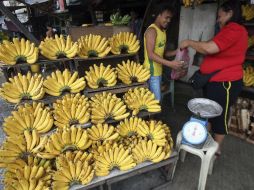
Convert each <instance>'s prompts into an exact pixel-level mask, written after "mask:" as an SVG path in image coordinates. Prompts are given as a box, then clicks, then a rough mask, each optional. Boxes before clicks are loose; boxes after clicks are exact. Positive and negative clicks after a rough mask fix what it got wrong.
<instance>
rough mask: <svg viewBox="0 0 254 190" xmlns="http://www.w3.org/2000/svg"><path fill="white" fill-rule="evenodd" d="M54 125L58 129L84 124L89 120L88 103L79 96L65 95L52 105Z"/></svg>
mask: <svg viewBox="0 0 254 190" xmlns="http://www.w3.org/2000/svg"><path fill="white" fill-rule="evenodd" d="M53 108H54V111H53V112H54V119H55V125H56V126H57V127H59V128H64V127H67V126H71V125H73V124H85V123H87V122H88V121H89V119H90V108H89V101H88V98H86V97H85V96H84V95H81V94H79V93H78V94H75V95H74V94H66V95H65V96H63V97H62V99H59V100H57V101H56V103H54V104H53Z"/></svg>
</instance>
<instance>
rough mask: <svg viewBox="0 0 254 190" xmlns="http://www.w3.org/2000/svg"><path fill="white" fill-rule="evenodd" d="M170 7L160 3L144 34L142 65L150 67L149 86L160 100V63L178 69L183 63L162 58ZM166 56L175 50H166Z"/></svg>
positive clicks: (170, 15)
mask: <svg viewBox="0 0 254 190" xmlns="http://www.w3.org/2000/svg"><path fill="white" fill-rule="evenodd" d="M171 17H172V10H171V8H170V7H167V6H165V5H160V6H159V7H157V9H155V21H154V23H153V24H151V25H150V26H149V27H148V28H147V30H146V32H145V35H144V48H145V49H144V56H145V61H144V66H145V67H147V68H148V69H150V73H151V77H150V79H149V88H150V90H151V91H152V92H153V93H154V94H155V97H156V99H157V100H159V101H160V100H161V75H162V65H166V66H168V67H171V68H173V69H180V68H181V67H182V66H183V63H181V62H180V61H168V60H166V59H164V58H163V57H164V54H165V46H166V28H167V26H168V24H169V22H170V20H171ZM166 55H167V56H174V55H175V51H173V52H167V53H166Z"/></svg>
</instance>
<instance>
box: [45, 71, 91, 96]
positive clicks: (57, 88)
mask: <svg viewBox="0 0 254 190" xmlns="http://www.w3.org/2000/svg"><path fill="white" fill-rule="evenodd" d="M43 85H44V88H45V92H46V93H47V94H49V95H51V96H60V95H61V94H62V93H63V92H64V91H69V92H71V93H78V92H80V91H82V90H84V88H85V86H86V82H85V78H84V77H81V78H78V72H77V71H76V72H74V73H73V74H71V72H70V71H69V70H68V69H65V70H64V71H63V72H61V71H59V70H56V71H55V72H52V73H51V76H47V78H46V80H45V81H44V83H43Z"/></svg>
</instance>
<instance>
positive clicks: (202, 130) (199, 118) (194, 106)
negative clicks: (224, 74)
mask: <svg viewBox="0 0 254 190" xmlns="http://www.w3.org/2000/svg"><path fill="white" fill-rule="evenodd" d="M187 106H188V108H189V110H190V111H191V112H192V114H193V116H192V117H191V118H190V120H189V121H188V122H186V123H185V124H184V125H183V129H182V135H183V138H182V144H187V145H189V146H193V147H196V148H202V147H203V145H204V144H205V142H206V140H207V137H208V132H207V124H208V119H209V118H214V117H217V116H219V115H221V113H222V111H223V109H222V107H221V106H220V105H219V104H218V103H217V102H215V101H213V100H210V99H206V98H194V99H191V100H190V101H189V102H188V104H187Z"/></svg>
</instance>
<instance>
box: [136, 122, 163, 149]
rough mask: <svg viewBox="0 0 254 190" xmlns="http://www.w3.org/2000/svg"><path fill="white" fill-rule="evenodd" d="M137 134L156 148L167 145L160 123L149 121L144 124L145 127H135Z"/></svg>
mask: <svg viewBox="0 0 254 190" xmlns="http://www.w3.org/2000/svg"><path fill="white" fill-rule="evenodd" d="M137 133H138V134H139V135H140V136H142V137H147V138H148V140H151V141H152V142H153V143H155V144H157V145H158V146H165V144H166V143H167V140H166V132H165V130H164V126H163V125H162V123H161V122H156V121H155V120H150V121H147V122H146V125H139V126H138V127H137Z"/></svg>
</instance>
